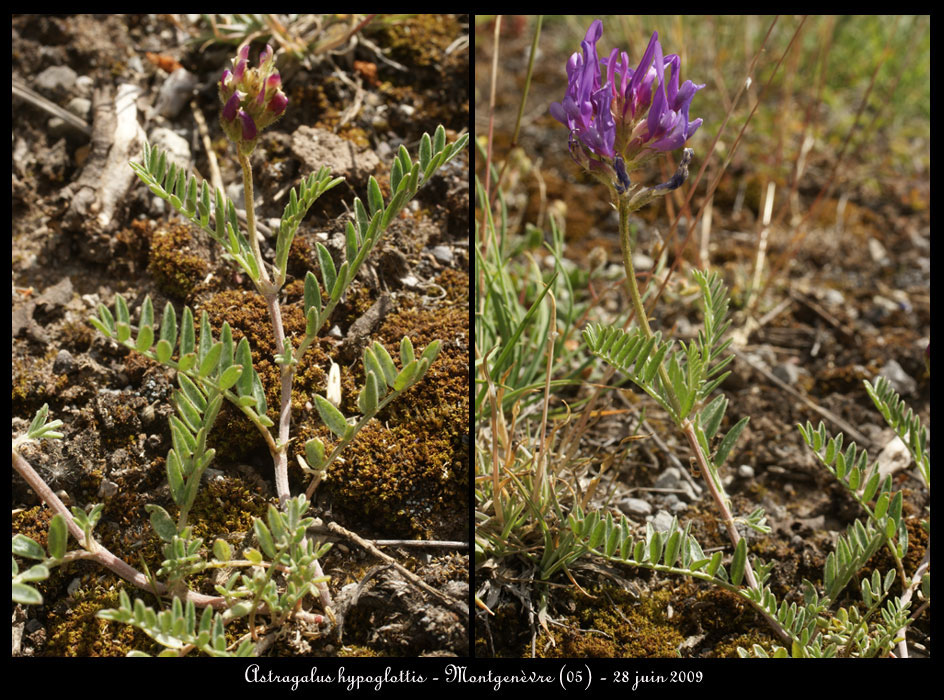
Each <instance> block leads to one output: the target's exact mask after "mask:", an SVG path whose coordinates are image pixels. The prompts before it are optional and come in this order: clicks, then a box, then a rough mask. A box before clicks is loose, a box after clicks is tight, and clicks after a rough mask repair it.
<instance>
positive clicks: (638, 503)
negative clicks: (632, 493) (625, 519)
mask: <svg viewBox="0 0 944 700" xmlns="http://www.w3.org/2000/svg"><path fill="white" fill-rule="evenodd" d="M616 505H617V507H618V508H619V509H620V510H621V511H623V512H624V513H626V515H633V516H636V517H637V518H644V517H646V516H647V515H649V514H651V513H652V506H651V505H649V502H648V501H644V500H643V499H641V498H624V499H623V500H622V501H620V502H619V503H617V504H616Z"/></svg>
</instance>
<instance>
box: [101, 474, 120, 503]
mask: <svg viewBox="0 0 944 700" xmlns="http://www.w3.org/2000/svg"><path fill="white" fill-rule="evenodd" d="M116 493H118V484H116V483H115V482H114V481H110V480H109V479H102V483H101V485H100V486H99V487H98V497H99V498H101V499H102V500H103V501H109V500H111V498H112V496H114V495H115V494H116Z"/></svg>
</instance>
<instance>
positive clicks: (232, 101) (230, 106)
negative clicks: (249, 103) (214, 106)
mask: <svg viewBox="0 0 944 700" xmlns="http://www.w3.org/2000/svg"><path fill="white" fill-rule="evenodd" d="M245 96H246V95H245V93H240V92H239V90H237V91H236V92H234V93H233V94H232V95H231V96H230V98H229V99H228V100H227V101H226V104H225V105H223V119H225V120H226V121H228V122H231V121H233V120H234V119H235V118H236V111H237V110H238V109H239V103H240V102H241V101H242V98H243V97H245Z"/></svg>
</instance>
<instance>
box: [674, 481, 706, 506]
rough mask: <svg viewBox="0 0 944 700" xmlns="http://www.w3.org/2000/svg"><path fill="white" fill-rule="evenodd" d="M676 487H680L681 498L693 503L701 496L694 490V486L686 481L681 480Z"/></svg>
mask: <svg viewBox="0 0 944 700" xmlns="http://www.w3.org/2000/svg"><path fill="white" fill-rule="evenodd" d="M678 487H679V488H680V489H681V491H682V493H681V494H680V497H681V498H684V499H685V500H686V501H688V502H689V503H694V502H695V501H697V500H698V499H699V498H701V493H700V492H698V491H696V490H695V487H694V486H692V485H691V484H690V483H688V482H687V481H683V482H681V483H680V484H679V485H678Z"/></svg>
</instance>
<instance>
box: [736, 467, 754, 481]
mask: <svg viewBox="0 0 944 700" xmlns="http://www.w3.org/2000/svg"><path fill="white" fill-rule="evenodd" d="M737 475H738V476H739V477H740V478H742V479H753V478H754V467H752V466H751V465H750V464H742V465H740V466H739V467H738V470H737Z"/></svg>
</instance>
